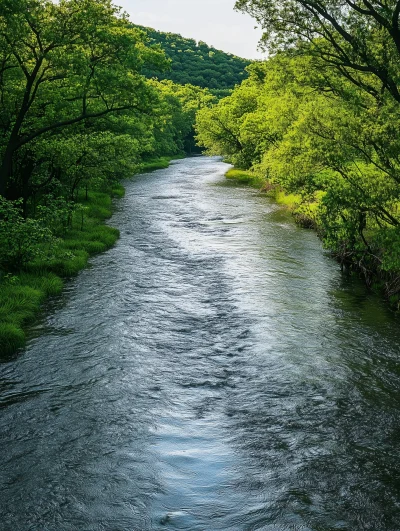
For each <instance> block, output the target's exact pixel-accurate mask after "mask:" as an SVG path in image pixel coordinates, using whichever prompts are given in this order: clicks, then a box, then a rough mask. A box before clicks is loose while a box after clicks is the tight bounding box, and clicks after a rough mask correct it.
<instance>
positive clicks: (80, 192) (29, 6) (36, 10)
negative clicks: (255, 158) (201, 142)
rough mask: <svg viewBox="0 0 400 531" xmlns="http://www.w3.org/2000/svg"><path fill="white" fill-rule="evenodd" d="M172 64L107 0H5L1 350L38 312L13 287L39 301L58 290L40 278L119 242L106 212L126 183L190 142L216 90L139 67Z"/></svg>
mask: <svg viewBox="0 0 400 531" xmlns="http://www.w3.org/2000/svg"><path fill="white" fill-rule="evenodd" d="M168 62H169V61H168V59H167V58H166V57H165V55H164V53H163V52H162V50H161V49H159V48H157V47H152V46H150V45H149V44H148V41H147V37H146V35H145V33H144V32H143V31H141V30H140V29H138V28H136V27H133V26H132V24H131V23H130V22H129V20H127V19H126V18H125V16H124V15H121V14H120V12H119V10H118V9H117V8H116V7H115V6H113V4H112V2H111V0H60V1H58V2H52V1H50V0H3V1H2V2H1V3H0V102H1V107H0V284H1V285H2V291H1V294H3V295H4V294H6V295H4V297H5V298H4V297H3V295H0V351H3V350H7V348H8V347H7V345H4V344H3V343H2V338H4V337H10V338H11V339H10V345H12V338H13V337H17V338H21V337H22V336H21V332H20V329H19V328H18V327H19V326H20V324H21V323H22V322H23V321H24V320H25V319H26V318H27V317H29V316H30V315H31V312H30V311H28V313H26V312H25V311H23V310H22V309H21V305H22V306H24V307H25V308H28V307H29V304H28V302H27V298H26V297H25V298H24V297H22V296H21V297H20V298H18V297H15V305H14V306H12V307H10V293H11V292H10V290H11V291H12V289H17V288H18V289H17V291H18V290H19V291H18V293H20V292H21V289H22V288H23V286H22V284H21V283H23V285H24V286H25V287H26V289H27V290H28V291H27V293H30V296H32V297H33V298H34V299H35V301H36V303H37V304H39V302H40V300H41V297H42V295H43V293H48V292H52V288H49V287H48V288H46V287H44V284H43V283H42V284H40V286H39V288H37V286H38V280H37V279H38V278H39V277H40V278H47V277H46V275H47V276H48V275H52V274H54V273H56V274H60V275H69V274H72V273H75V272H77V271H78V270H79V269H80V268H81V267H83V265H84V264H85V263H86V261H87V257H88V255H89V254H91V253H93V252H98V251H101V250H104V249H105V248H106V247H107V246H109V245H111V244H112V243H113V242H114V241H115V238H116V236H117V233H116V232H115V231H113V229H110V228H109V227H102V226H101V224H100V222H101V220H103V219H104V218H105V217H107V216H108V215H110V208H109V206H110V205H109V202H110V193H112V192H113V193H118V194H119V193H120V188H119V187H118V181H119V180H120V179H122V178H125V177H128V176H130V175H132V174H133V173H135V172H137V171H138V170H140V168H141V167H143V164H144V163H148V161H151V160H152V159H154V158H157V157H160V156H174V155H178V154H183V153H184V151H185V150H187V151H189V152H190V151H191V150H192V149H193V148H194V135H193V123H194V119H195V113H196V111H197V110H198V109H199V108H201V107H202V106H203V105H209V104H210V103H211V102H212V101H214V96H212V95H211V94H210V93H209V91H208V90H206V89H202V88H199V87H195V86H193V85H186V86H177V85H175V84H174V83H173V82H172V81H157V80H149V79H147V78H146V77H145V76H143V74H142V71H143V69H146V68H147V69H149V68H160V69H163V68H167V67H168ZM152 164H153V163H152ZM27 275H28V276H27ZM50 280H51V282H50V284H49V285H51V286H53V287H54V285H56V286H57V289H58V288H59V283H57V282H55V283H54V278H53V277H51V279H50ZM11 281H12V286H10V285H9V284H10V282H11ZM32 284H34V285H35V286H36V287H35V289H36V288H37V289H36V292H35V293H36V295H34V293H33V291H32ZM5 286H8V288H7V290H6V289H5ZM29 290H31V291H29ZM38 293H39V295H38ZM40 294H42V295H40ZM32 297H31V298H32ZM28 299H29V296H28ZM18 301H19V303H18Z"/></svg>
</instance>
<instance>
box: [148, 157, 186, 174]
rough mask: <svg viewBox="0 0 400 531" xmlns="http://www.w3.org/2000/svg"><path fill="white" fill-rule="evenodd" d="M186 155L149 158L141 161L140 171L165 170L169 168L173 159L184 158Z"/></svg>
mask: <svg viewBox="0 0 400 531" xmlns="http://www.w3.org/2000/svg"><path fill="white" fill-rule="evenodd" d="M185 157H186V155H173V156H171V157H158V158H154V159H149V160H146V161H143V162H142V163H141V165H140V171H141V172H143V173H146V172H149V171H154V170H163V169H165V168H168V166H169V164H170V162H171V160H178V159H184V158H185Z"/></svg>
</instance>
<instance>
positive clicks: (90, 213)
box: [0, 156, 181, 356]
mask: <svg viewBox="0 0 400 531" xmlns="http://www.w3.org/2000/svg"><path fill="white" fill-rule="evenodd" d="M174 158H181V157H180V156H177V157H160V158H158V159H152V160H150V161H146V162H143V163H142V165H141V166H140V168H139V170H138V173H143V172H148V171H153V170H156V169H161V168H167V167H168V166H169V163H170V161H171V160H173V159H174ZM124 194H125V189H124V187H123V186H122V185H120V184H116V185H114V186H113V187H112V188H109V189H108V190H103V191H98V190H88V193H87V194H86V192H82V194H81V195H80V196H79V198H78V202H77V206H78V208H77V209H76V210H75V212H74V213H73V214H72V219H71V223H70V228H69V229H68V230H67V231H66V232H65V234H64V235H63V236H62V237H61V238H60V237H59V238H57V240H56V241H55V242H54V244H53V246H52V248H51V250H50V251H51V252H50V253H49V252H48V251H49V249H47V250H46V251H47V252H46V256H43V257H40V256H38V257H36V258H35V259H33V260H31V261H29V262H28V263H27V264H26V265H24V267H23V268H22V269H21V270H20V271H18V272H15V273H12V274H11V273H9V274H6V275H3V277H2V278H1V279H0V288H1V289H0V356H9V355H11V354H13V353H14V352H16V351H17V350H18V349H19V348H22V347H24V345H25V342H26V330H27V327H28V325H29V324H30V323H31V322H32V321H33V320H34V319H35V318H37V316H38V314H39V313H40V311H41V308H42V305H43V303H44V302H45V301H46V300H47V299H48V298H49V297H51V296H55V295H58V294H60V293H61V292H62V290H63V288H64V283H65V281H66V280H68V279H69V278H71V277H73V276H75V275H77V274H78V273H79V272H80V271H81V270H82V269H84V268H85V267H86V266H87V264H88V261H89V258H90V257H91V256H94V255H96V254H99V253H102V252H104V251H106V250H108V249H110V248H111V247H112V246H113V245H114V244H115V242H116V241H117V240H118V238H119V230H118V229H116V228H114V227H110V226H108V225H106V224H105V221H106V220H107V219H109V218H110V217H111V215H112V213H113V199H115V198H120V197H123V196H124ZM46 245H47V244H43V246H44V247H45V246H46Z"/></svg>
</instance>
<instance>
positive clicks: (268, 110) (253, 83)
mask: <svg viewBox="0 0 400 531" xmlns="http://www.w3.org/2000/svg"><path fill="white" fill-rule="evenodd" d="M236 7H237V8H238V9H241V10H242V11H245V12H248V13H249V14H251V15H253V16H254V17H255V18H256V19H257V22H258V23H259V24H260V25H261V26H262V27H263V28H264V32H265V33H264V37H263V44H264V47H266V48H267V49H268V51H269V53H270V58H269V59H268V60H267V61H265V62H258V63H254V64H252V65H250V66H249V67H247V71H248V74H249V78H248V79H246V80H245V81H243V83H242V84H241V85H240V86H237V87H236V88H235V90H234V91H233V93H232V94H231V95H230V96H228V97H226V98H224V99H222V100H220V101H219V102H218V103H217V104H216V105H215V106H213V107H212V108H204V109H202V110H200V111H199V113H198V116H197V138H198V141H199V143H200V144H201V145H203V146H204V147H205V148H206V149H207V152H208V153H210V154H221V155H225V156H226V157H227V158H228V160H229V161H230V162H232V163H233V164H234V165H235V166H236V168H237V169H238V170H245V171H247V173H246V172H245V173H243V172H242V173H241V174H239V175H238V177H239V179H240V180H242V181H243V179H244V180H245V181H249V180H250V181H251V182H252V183H253V184H254V182H256V185H258V186H260V187H262V188H263V189H264V190H266V191H267V192H268V193H270V194H271V195H273V196H274V197H275V198H277V199H278V202H281V203H285V204H288V205H290V207H291V208H292V209H293V211H294V214H295V216H296V218H297V219H298V221H299V222H300V223H302V224H303V225H306V226H312V227H315V228H316V229H317V230H318V232H319V234H320V236H321V238H322V240H323V242H324V245H325V247H326V248H327V249H329V250H331V251H332V252H333V254H334V255H335V257H336V258H337V259H338V260H339V261H340V263H341V264H342V266H343V267H345V268H347V269H348V270H350V271H357V272H358V273H361V275H362V277H363V278H364V280H365V282H366V283H367V285H368V286H370V287H373V288H375V289H379V290H383V292H384V293H385V295H386V297H387V299H388V300H389V301H390V303H391V304H392V306H393V307H394V308H397V309H398V308H399V305H400V304H399V301H400V226H399V225H400V195H399V194H400V138H399V128H400V27H399V15H400V2H398V1H385V2H373V1H370V0H356V1H354V2H353V1H350V0H345V1H333V2H332V1H331V0H329V2H328V1H325V0H283V1H279V2H278V1H274V0H272V1H266V0H239V1H237V3H236ZM228 176H229V175H228ZM230 176H231V177H235V174H234V173H233V174H232V173H231V175H230Z"/></svg>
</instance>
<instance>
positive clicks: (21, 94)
mask: <svg viewBox="0 0 400 531" xmlns="http://www.w3.org/2000/svg"><path fill="white" fill-rule="evenodd" d="M0 49H1V53H2V57H1V63H0V98H1V102H2V110H1V114H0V131H1V141H0V142H1V166H0V194H1V195H3V196H6V197H11V198H15V197H18V196H19V195H21V193H22V192H23V190H26V189H27V187H28V183H29V181H30V178H31V175H32V172H33V171H34V168H35V166H36V165H37V164H38V161H37V160H35V159H34V156H33V153H32V146H33V144H34V142H35V141H37V140H38V139H43V138H46V139H48V138H51V137H52V135H56V134H59V132H60V131H61V130H63V131H65V130H66V128H68V130H70V129H71V130H72V129H73V130H74V131H76V130H77V128H78V129H79V128H87V127H91V126H92V125H93V123H94V122H95V120H97V119H100V118H102V117H105V116H107V115H112V114H118V113H134V114H136V115H140V114H143V113H149V112H150V111H151V106H152V104H153V102H154V101H155V99H156V98H157V95H156V94H155V92H154V90H153V89H152V87H150V86H149V85H148V84H147V83H146V82H145V80H144V78H143V77H142V76H141V75H140V72H141V69H142V68H143V66H144V65H145V64H162V63H163V61H164V59H163V55H162V54H161V52H160V51H158V50H154V49H150V48H147V47H146V45H145V42H144V35H143V33H142V32H141V31H140V30H138V29H133V28H131V27H129V25H128V21H127V20H126V19H125V18H124V16H121V15H119V11H118V9H117V8H115V7H114V6H113V5H112V4H111V1H110V0H60V2H58V3H56V4H55V3H53V2H51V1H49V0H17V1H14V0H12V1H11V0H6V1H5V2H3V3H2V5H1V7H0Z"/></svg>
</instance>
